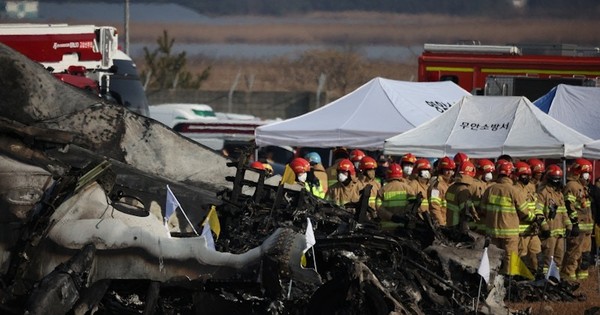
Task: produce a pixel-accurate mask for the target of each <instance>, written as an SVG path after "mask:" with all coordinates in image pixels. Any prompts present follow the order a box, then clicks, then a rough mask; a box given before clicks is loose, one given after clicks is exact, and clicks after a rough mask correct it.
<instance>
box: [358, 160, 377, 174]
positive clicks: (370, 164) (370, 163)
mask: <svg viewBox="0 0 600 315" xmlns="http://www.w3.org/2000/svg"><path fill="white" fill-rule="evenodd" d="M376 168H377V162H376V161H375V159H374V158H372V157H370V156H365V157H364V158H362V160H360V170H361V171H365V170H374V169H376Z"/></svg>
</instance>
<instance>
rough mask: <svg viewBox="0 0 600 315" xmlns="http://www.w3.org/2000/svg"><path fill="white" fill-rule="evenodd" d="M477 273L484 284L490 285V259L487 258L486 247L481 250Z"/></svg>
mask: <svg viewBox="0 0 600 315" xmlns="http://www.w3.org/2000/svg"><path fill="white" fill-rule="evenodd" d="M477 273H478V274H479V275H481V277H482V278H483V280H485V283H487V284H489V283H490V259H489V257H488V249H487V247H486V248H484V249H483V255H482V256H481V263H480V264H479V269H477Z"/></svg>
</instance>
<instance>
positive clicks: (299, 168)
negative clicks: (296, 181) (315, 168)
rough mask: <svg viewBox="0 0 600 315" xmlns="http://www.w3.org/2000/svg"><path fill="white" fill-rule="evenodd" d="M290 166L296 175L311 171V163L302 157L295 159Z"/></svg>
mask: <svg viewBox="0 0 600 315" xmlns="http://www.w3.org/2000/svg"><path fill="white" fill-rule="evenodd" d="M290 167H291V168H292V170H293V171H294V173H295V174H296V175H298V174H302V173H306V172H308V171H310V163H308V161H307V160H305V159H303V158H301V157H298V158H295V159H293V160H292V162H291V163H290Z"/></svg>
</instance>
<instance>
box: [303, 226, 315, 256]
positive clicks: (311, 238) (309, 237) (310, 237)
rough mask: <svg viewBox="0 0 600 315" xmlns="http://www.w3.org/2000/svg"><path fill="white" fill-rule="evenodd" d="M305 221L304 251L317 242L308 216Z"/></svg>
mask: <svg viewBox="0 0 600 315" xmlns="http://www.w3.org/2000/svg"><path fill="white" fill-rule="evenodd" d="M306 221H307V222H306V233H305V234H304V236H305V237H306V248H304V252H305V253H306V251H307V250H309V249H310V248H311V247H313V246H314V245H315V244H316V243H317V240H315V233H314V231H313V227H312V223H311V222H310V218H306Z"/></svg>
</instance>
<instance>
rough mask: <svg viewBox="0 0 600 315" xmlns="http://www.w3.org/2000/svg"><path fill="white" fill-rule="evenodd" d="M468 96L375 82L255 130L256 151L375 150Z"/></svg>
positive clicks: (424, 85)
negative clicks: (292, 148)
mask: <svg viewBox="0 0 600 315" xmlns="http://www.w3.org/2000/svg"><path fill="white" fill-rule="evenodd" d="M468 94H469V93H468V92H467V91H465V90H463V89H462V88H461V87H460V86H458V85H456V84H455V83H453V82H450V81H444V82H405V81H396V80H389V79H384V78H379V77H378V78H375V79H373V80H371V81H369V82H367V83H366V84H364V85H362V86H361V87H359V88H358V89H356V90H354V91H353V92H351V93H349V94H347V95H345V96H343V97H342V98H340V99H338V100H336V101H334V102H331V103H329V104H327V105H325V106H323V107H321V108H319V109H316V110H314V111H311V112H309V113H306V114H304V115H301V116H298V117H294V118H290V119H287V120H284V121H280V122H275V123H272V124H268V125H264V126H260V127H258V128H257V129H256V131H255V140H256V144H257V145H258V146H266V145H291V146H306V147H322V148H323V147H335V146H347V147H353V148H363V149H381V148H382V147H383V142H384V140H385V139H387V138H389V137H391V136H393V135H397V134H399V133H401V132H405V131H407V130H410V129H412V128H414V127H415V126H418V125H420V124H422V123H424V122H426V121H428V120H430V119H432V118H434V117H437V116H439V115H440V114H441V113H442V112H444V111H445V110H447V109H448V108H450V107H451V106H452V105H453V104H454V103H456V102H457V101H458V100H460V98H461V97H463V96H464V95H468Z"/></svg>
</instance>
